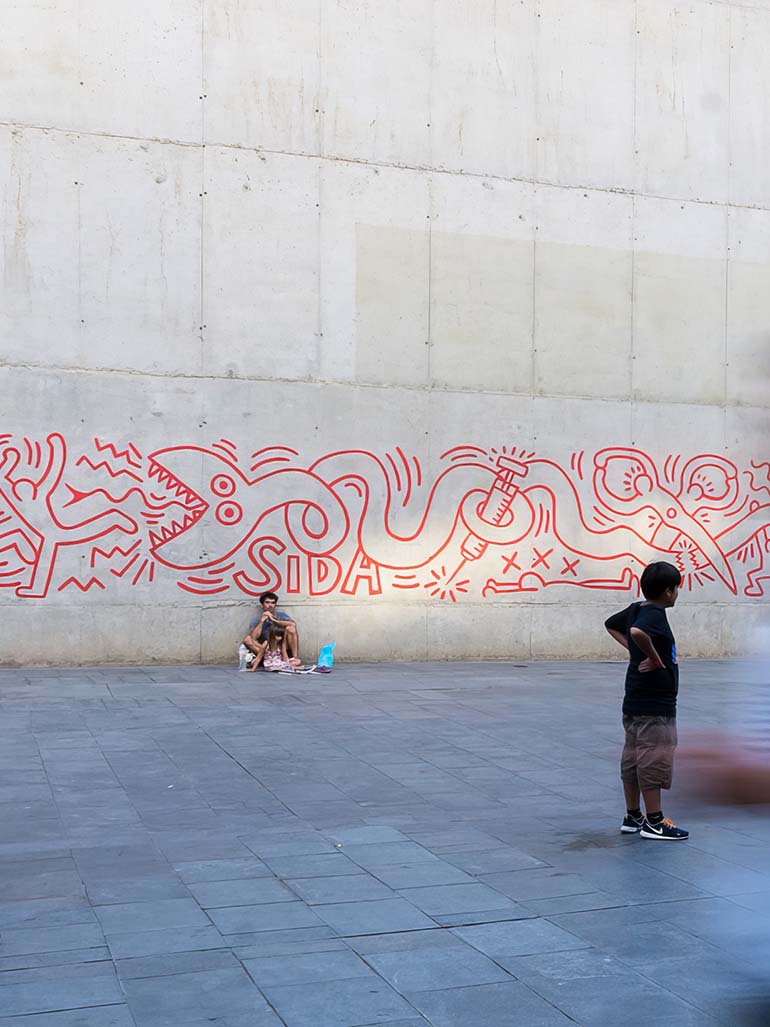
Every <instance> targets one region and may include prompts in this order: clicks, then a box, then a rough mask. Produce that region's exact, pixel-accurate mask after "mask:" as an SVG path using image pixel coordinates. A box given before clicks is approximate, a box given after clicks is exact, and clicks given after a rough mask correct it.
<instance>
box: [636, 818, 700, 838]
mask: <svg viewBox="0 0 770 1027" xmlns="http://www.w3.org/2000/svg"><path fill="white" fill-rule="evenodd" d="M639 833H640V835H641V836H642V838H658V839H664V840H666V841H672V842H679V841H684V839H685V838H689V837H690V832H689V831H683V830H682V828H681V827H677V826H676V824H674V823H672V822H671V821H670V820H669V819H668V817H664V818H663V820H661V821H660V822H659V823H657V824H651V823H650V822H649V820H645V821H644V823H643V824H642V830H641V831H640V832H639Z"/></svg>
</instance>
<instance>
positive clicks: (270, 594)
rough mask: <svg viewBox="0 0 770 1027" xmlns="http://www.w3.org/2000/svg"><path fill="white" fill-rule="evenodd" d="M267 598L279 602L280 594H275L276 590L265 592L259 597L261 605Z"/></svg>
mask: <svg viewBox="0 0 770 1027" xmlns="http://www.w3.org/2000/svg"><path fill="white" fill-rule="evenodd" d="M266 599H275V601H276V602H278V596H277V595H276V594H275V592H263V593H262V595H261V596H260V597H259V602H260V605H261V604H262V603H264V601H265V600H266Z"/></svg>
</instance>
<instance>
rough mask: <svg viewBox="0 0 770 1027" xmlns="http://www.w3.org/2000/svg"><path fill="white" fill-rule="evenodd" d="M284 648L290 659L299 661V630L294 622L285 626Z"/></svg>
mask: <svg viewBox="0 0 770 1027" xmlns="http://www.w3.org/2000/svg"><path fill="white" fill-rule="evenodd" d="M286 649H287V651H288V653H289V657H290V659H292V660H298V661H299V632H298V631H297V627H296V625H295V624H289V625H288V627H287V628H286Z"/></svg>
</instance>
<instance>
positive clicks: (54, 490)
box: [0, 433, 770, 602]
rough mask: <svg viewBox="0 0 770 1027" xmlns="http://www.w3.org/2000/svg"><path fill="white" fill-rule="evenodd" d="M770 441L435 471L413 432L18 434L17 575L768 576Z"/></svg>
mask: <svg viewBox="0 0 770 1027" xmlns="http://www.w3.org/2000/svg"><path fill="white" fill-rule="evenodd" d="M769 532H770V461H764V462H752V463H751V464H750V466H748V467H746V468H738V467H737V466H736V465H735V464H734V463H733V462H731V461H730V460H727V459H725V458H724V457H721V456H716V455H714V454H708V453H707V454H701V455H698V456H693V457H691V458H689V459H687V458H685V457H683V456H681V455H671V456H668V457H667V458H666V459H665V460H663V461H661V462H660V463H656V462H655V461H654V460H653V459H652V458H651V457H650V456H648V455H647V454H646V453H644V452H643V451H642V450H640V449H632V448H628V447H622V446H617V447H609V448H606V449H602V450H600V451H599V452H597V453H595V454H587V453H585V452H582V451H581V452H575V453H572V454H571V456H570V458H569V459H568V460H567V461H566V462H564V463H559V462H557V461H555V460H550V459H547V458H546V457H541V456H537V455H536V454H535V453H532V452H529V451H528V450H526V449H520V448H514V447H509V446H502V447H500V448H499V449H497V448H490V449H483V448H481V447H478V446H458V447H455V448H453V449H450V450H448V451H447V452H446V453H444V454H443V455H442V456H441V458H440V462H439V470H438V473H436V474H435V475H433V476H426V475H425V474H424V472H423V468H422V465H421V462H420V460H419V459H418V457H416V456H413V455H407V453H406V452H405V451H404V450H403V449H402V448H401V447H399V446H397V447H395V449H394V450H393V452H389V453H384V454H382V455H377V454H375V453H371V452H368V451H366V450H358V449H346V450H340V451H338V452H334V453H329V454H326V455H325V456H322V457H321V458H320V459H317V460H315V461H313V462H307V461H304V460H303V459H302V458H301V457H300V454H299V453H297V452H296V450H293V449H290V448H288V447H286V446H268V447H265V448H263V449H260V450H258V451H257V452H255V453H252V454H251V456H250V457H249V458H248V460H245V459H243V458H242V457H241V456H240V455H239V452H238V448H237V446H236V445H235V444H234V443H233V442H231V441H229V440H227V439H220V440H219V441H218V442H215V443H214V444H213V445H211V446H206V447H204V446H192V445H189V446H187V445H179V446H169V447H167V448H164V449H158V450H155V451H154V452H152V453H149V454H146V455H145V454H142V453H141V452H140V451H139V449H137V447H136V446H134V445H133V444H130V443H129V444H128V445H124V446H122V447H118V446H116V445H113V444H112V443H110V442H105V441H103V440H100V439H99V438H95V439H93V441H92V443H90V444H89V445H88V446H86V447H84V448H82V449H78V450H76V451H74V452H72V451H71V450H70V449H69V448H68V446H67V443H66V442H65V439H64V438H63V437H62V435H60V434H57V433H53V434H50V435H48V436H47V438H45V439H44V440H35V439H32V438H26V437H21V438H19V437H15V436H12V435H8V434H6V435H0V588H7V589H13V590H14V592H15V594H16V595H17V596H19V597H20V598H24V599H44V598H45V597H46V596H49V595H52V594H55V593H57V592H64V591H66V590H77V591H78V592H82V593H86V592H89V591H91V590H97V591H105V590H106V589H108V588H112V589H119V588H126V587H131V588H133V587H137V586H143V587H146V586H147V585H149V584H151V583H152V582H154V581H155V582H157V581H159V580H160V578H161V577H163V578H164V580H166V581H167V582H171V583H172V584H174V585H175V586H177V587H178V588H180V589H181V590H183V591H184V592H187V593H191V594H192V595H195V596H201V597H206V596H218V595H221V594H223V593H226V592H234V593H236V594H237V593H244V594H246V595H248V596H257V595H259V594H260V593H261V592H263V591H265V590H268V589H270V590H273V591H277V592H280V593H281V594H283V595H286V594H289V595H291V594H295V595H296V594H304V595H310V596H316V597H318V596H331V595H337V596H361V595H365V596H378V595H383V594H386V593H390V594H391V595H392V594H397V593H403V592H413V593H415V594H420V595H424V596H426V597H429V598H432V599H435V600H438V601H442V600H443V601H447V602H457V601H458V599H460V598H461V597H462V596H465V595H475V596H477V597H478V596H481V597H484V598H493V597H494V596H498V595H504V596H516V595H525V594H528V593H532V592H538V591H541V590H543V589H546V588H550V587H551V586H553V585H562V586H567V587H573V588H584V589H605V590H609V591H618V592H633V593H636V591H637V589H638V580H639V574H640V572H641V570H642V568H643V567H644V565H645V564H646V563H648V562H649V561H650V560H653V559H669V560H671V561H672V562H674V563H676V564H677V566H678V567H679V568H680V570H681V571H682V575H683V578H684V584H685V587H686V588H688V589H691V590H692V589H708V588H711V589H713V590H714V592H713V594H714V595H715V596H716V595H718V594H719V593H722V594H724V595H729V594H732V595H742V596H744V597H748V598H759V597H762V596H764V594H765V589H764V582H765V581H766V580H767V579H768V577H770V569H767V570H766V568H765V560H766V558H767V554H768V551H769V547H770V535H769V534H768V533H769Z"/></svg>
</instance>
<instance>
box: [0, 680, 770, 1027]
mask: <svg viewBox="0 0 770 1027" xmlns="http://www.w3.org/2000/svg"><path fill="white" fill-rule="evenodd" d="M622 673H623V669H622V666H621V665H619V664H587V663H582V664H574V663H573V664H566V663H560V664H555V663H539V664H531V665H522V664H515V665H512V664H503V663H497V664H478V663H477V664H456V663H455V664H425V665H387V666H386V665H378V666H364V665H356V666H347V667H346V666H340V667H339V668H336V669H335V671H334V673H333V674H332V675H329V676H326V677H320V676H315V675H310V676H305V677H301V676H298V677H295V678H290V677H288V676H284V675H273V676H268V675H266V674H262V673H258V674H238V673H237V672H236V671H234V670H233V669H230V668H227V669H225V668H219V667H174V668H157V667H154V668H130V669H114V668H110V669H106V668H105V669H93V668H84V669H78V670H63V671H37V670H36V671H30V670H3V671H0V700H1V704H2V721H1V722H0V733H1V734H2V751H1V752H0V761H1V762H0V766H1V767H2V776H1V777H0V804H1V805H0V809H1V810H2V815H1V817H0V819H1V822H2V828H1V831H2V836H1V838H0V930H1V931H2V934H1V936H0V1027H11V1025H12V1027H134V1025H136V1027H193V1025H196V1027H203V1025H204V1024H209V1025H210V1024H215V1025H218V1027H280V1025H281V1024H284V1025H286V1027H362V1025H369V1024H388V1025H390V1027H418V1025H424V1024H433V1025H435V1027H509V1025H517V1027H558V1025H566V1024H574V1023H578V1024H582V1025H585V1027H600V1025H602V1027H605V1025H606V1027H617V1025H619V1024H622V1025H624V1027H635V1025H641V1024H644V1025H646V1027H647V1025H651V1024H654V1025H656V1027H675V1025H676V1027H679V1025H685V1024H687V1025H692V1027H708V1025H714V1024H718V1023H721V1024H730V1023H735V1024H738V1023H741V1024H742V1023H749V1022H752V1023H754V1022H756V1023H764V1022H765V1020H764V1017H763V1014H762V1013H761V1012H759V1011H758V1008H759V1003H760V1001H761V997H760V996H761V994H762V992H763V991H764V981H763V978H764V976H765V973H766V969H767V971H768V976H770V956H768V950H769V949H770V944H769V943H768V937H770V922H769V921H770V918H769V917H768V914H769V913H770V850H769V849H768V840H770V819H769V818H768V816H767V814H766V812H765V810H764V809H760V808H746V809H743V810H716V809H709V808H703V807H696V806H694V805H692V804H689V803H688V800H687V799H686V797H685V796H683V795H681V793H680V795H679V797H677V794H676V791H674V793H673V797H672V799H671V802H670V804H669V806H668V807H667V812H668V813H669V814H671V815H673V816H674V818H675V819H676V820H678V821H680V822H681V823H682V824H683V826H685V827H687V828H689V829H690V831H691V839H690V840H689V841H687V842H684V843H674V844H662V843H656V842H654V841H649V842H647V841H643V840H641V839H639V838H638V837H627V836H622V835H621V834H620V833H619V831H618V828H619V824H620V818H621V816H622V813H623V804H622V799H621V790H620V784H619V781H618V774H617V760H618V754H619V748H620V738H621V729H620V712H619V707H620V697H621V692H622ZM749 677H750V673H749V665H748V664H734V663H729V664H728V663H723V664H720V663H706V662H697V663H696V662H688V663H687V664H686V665H685V666H683V672H682V695H681V705H680V738H681V739H683V740H684V739H685V738H686V736H687V733H688V729H689V728H691V727H695V726H706V725H713V724H718V723H719V722H720V720H721V719H722V712H723V709H724V699H725V696H726V695H732V694H733V692H734V690H735V689H738V688H740V687H741V686H740V684H739V683H740V681H741V680H742V679H743V680H746V679H748V678H749Z"/></svg>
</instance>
